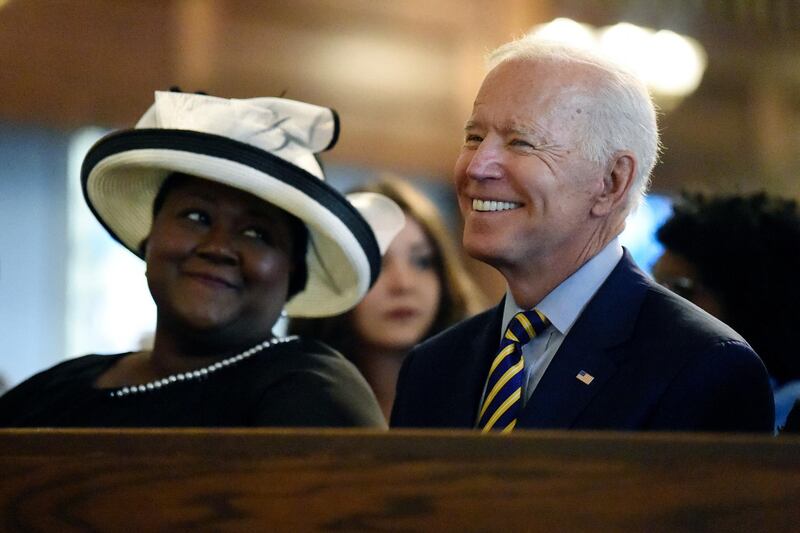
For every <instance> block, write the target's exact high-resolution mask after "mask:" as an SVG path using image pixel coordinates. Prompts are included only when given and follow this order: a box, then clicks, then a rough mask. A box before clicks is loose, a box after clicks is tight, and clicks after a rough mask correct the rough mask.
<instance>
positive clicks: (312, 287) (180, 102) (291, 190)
mask: <svg viewBox="0 0 800 533" xmlns="http://www.w3.org/2000/svg"><path fill="white" fill-rule="evenodd" d="M338 132H339V123H338V118H337V116H336V113H335V112H334V111H333V110H331V109H328V108H324V107H318V106H315V105H311V104H307V103H304V102H297V101H293V100H286V99H283V98H252V99H247V100H237V99H227V98H217V97H213V96H207V95H201V94H189V93H177V92H156V95H155V104H154V105H153V106H152V107H151V108H150V109H148V110H147V112H146V113H145V114H144V116H143V117H142V118H141V120H139V122H138V123H137V124H136V127H135V128H134V129H129V130H122V131H118V132H115V133H111V134H109V135H107V136H106V137H104V138H102V139H100V140H99V141H98V142H97V143H96V144H95V145H94V146H93V147H92V148H91V149H90V150H89V152H88V153H87V155H86V157H85V159H84V161H83V167H82V169H81V181H82V184H83V193H84V197H85V198H86V202H87V203H88V204H89V207H90V208H91V210H92V212H93V213H94V214H95V216H96V217H97V219H98V220H99V221H100V222H101V223H102V224H103V226H105V228H106V229H107V230H108V232H109V233H110V234H111V236H112V237H114V238H115V239H116V240H118V241H119V242H120V243H122V244H123V245H124V246H125V247H126V248H128V249H129V250H131V251H132V252H133V253H135V254H137V255H141V253H140V251H139V247H140V244H141V243H142V241H143V240H144V239H145V238H146V237H147V235H148V234H149V232H150V227H151V224H152V209H153V201H154V199H155V197H156V194H157V193H158V190H159V189H160V187H161V184H162V183H163V181H164V179H165V178H166V177H167V176H168V175H169V174H171V173H173V172H180V173H184V174H190V175H192V176H197V177H200V178H204V179H208V180H211V181H215V182H218V183H221V184H224V185H227V186H230V187H234V188H236V189H239V190H242V191H245V192H248V193H250V194H252V195H254V196H256V197H258V198H261V199H263V200H265V201H267V202H269V203H270V204H273V205H275V206H277V207H280V208H281V209H283V210H285V211H287V212H288V213H291V214H292V215H294V216H296V217H297V218H299V219H300V220H301V221H303V222H304V223H305V224H306V227H307V228H308V232H309V242H308V251H307V253H306V264H307V268H308V282H307V283H306V286H305V289H304V290H302V291H301V292H299V293H297V294H296V295H295V296H294V297H292V298H291V299H290V300H289V301H288V302H287V305H286V312H287V314H288V315H289V316H297V317H316V316H329V315H335V314H339V313H342V312H344V311H346V310H348V309H350V308H351V307H353V306H355V305H356V304H357V303H358V302H359V301H361V299H362V298H363V297H364V295H365V294H366V293H367V291H368V290H369V288H370V287H371V286H372V284H373V283H374V282H375V279H376V278H377V277H378V273H379V272H380V265H381V255H382V254H383V252H385V251H386V248H388V246H389V243H390V242H391V240H392V239H393V238H394V237H395V235H396V234H397V233H398V232H399V231H400V229H401V228H402V226H403V224H404V216H403V212H402V210H401V209H400V208H399V207H398V206H397V204H395V203H394V202H393V201H392V200H390V199H389V198H386V197H385V196H382V195H379V194H374V193H359V194H356V195H348V197H347V198H346V197H345V196H343V195H342V194H341V193H339V192H338V191H336V190H335V189H333V188H332V187H331V186H329V185H328V184H327V183H325V181H324V175H323V172H322V169H321V168H320V166H319V163H318V162H317V159H316V157H315V155H314V154H316V153H318V152H321V151H324V150H327V149H329V148H331V147H332V146H333V145H334V144H335V143H336V140H337V137H338Z"/></svg>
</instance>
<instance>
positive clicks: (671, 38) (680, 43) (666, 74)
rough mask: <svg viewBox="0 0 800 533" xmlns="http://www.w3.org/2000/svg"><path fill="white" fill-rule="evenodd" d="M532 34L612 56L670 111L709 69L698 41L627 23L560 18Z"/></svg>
mask: <svg viewBox="0 0 800 533" xmlns="http://www.w3.org/2000/svg"><path fill="white" fill-rule="evenodd" d="M529 34H531V35H535V36H536V37H539V38H542V39H547V40H550V41H557V42H563V43H569V44H571V45H574V46H579V47H582V48H590V49H594V50H597V51H599V52H601V53H602V54H604V55H606V56H608V57H610V58H611V59H612V60H614V61H616V62H617V63H619V64H621V65H624V66H625V67H627V68H629V69H630V70H632V71H633V72H635V73H636V74H637V75H638V76H640V77H641V78H642V80H644V82H645V83H646V84H647V87H648V88H649V89H650V91H651V92H652V93H653V97H654V98H655V99H656V101H657V102H658V103H659V105H660V106H661V107H662V109H672V108H673V107H675V106H676V105H677V104H678V103H679V102H680V101H681V100H682V99H683V98H685V97H686V96H688V95H689V94H691V93H692V92H693V91H694V90H695V89H697V87H698V85H700V80H701V79H702V77H703V71H705V68H706V53H705V50H704V49H703V47H702V46H701V45H700V43H698V42H697V41H696V40H695V39H692V38H691V37H686V36H684V35H679V34H677V33H675V32H673V31H669V30H660V31H656V30H652V29H650V28H644V27H641V26H636V25H635V24H630V23H628V22H620V23H619V24H615V25H613V26H606V27H604V28H594V27H593V26H590V25H588V24H583V23H580V22H576V21H574V20H571V19H567V18H557V19H554V20H552V21H551V22H548V23H546V24H540V25H538V26H534V27H533V28H531V30H530V31H529Z"/></svg>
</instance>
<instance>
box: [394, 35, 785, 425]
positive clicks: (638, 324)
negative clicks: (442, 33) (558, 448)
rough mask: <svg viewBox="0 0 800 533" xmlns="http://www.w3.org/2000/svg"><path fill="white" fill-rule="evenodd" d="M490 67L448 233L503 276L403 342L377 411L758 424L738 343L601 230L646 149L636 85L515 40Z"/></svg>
mask: <svg viewBox="0 0 800 533" xmlns="http://www.w3.org/2000/svg"><path fill="white" fill-rule="evenodd" d="M489 66H490V71H489V73H488V75H487V76H486V78H485V79H484V81H483V84H482V86H481V88H480V91H479V92H478V95H477V97H476V99H475V102H474V106H473V111H472V115H471V116H470V118H469V119H468V121H467V123H466V127H465V134H464V144H463V147H462V149H461V153H460V155H459V157H458V160H457V161H456V165H455V170H454V175H455V185H456V192H457V194H458V200H459V206H460V209H461V212H462V214H463V216H464V236H463V244H464V248H465V249H466V251H467V252H468V253H469V254H470V255H472V256H473V257H475V258H477V259H479V260H481V261H483V262H485V263H487V264H489V265H491V266H492V267H494V268H496V269H497V270H498V271H499V272H500V273H501V274H502V275H503V276H504V278H505V279H506V281H507V284H508V290H507V293H506V296H505V298H504V300H503V302H501V303H500V305H498V306H497V307H496V308H494V309H491V310H489V311H487V312H486V313H483V314H481V315H478V316H476V317H474V318H472V319H469V320H467V321H465V322H462V323H461V324H458V325H456V326H454V327H453V328H451V329H450V330H448V331H446V332H444V333H442V334H441V335H439V336H437V337H435V338H434V339H432V340H430V341H428V342H426V343H424V344H422V345H420V346H418V347H417V348H416V349H414V350H413V351H412V352H411V354H409V356H408V357H407V358H406V361H405V364H404V366H403V370H402V371H401V375H400V380H399V383H398V389H397V399H396V401H395V404H394V410H393V413H392V425H393V426H396V427H399V426H405V427H474V428H478V429H481V430H482V431H492V430H497V431H504V432H508V431H511V430H513V429H515V428H576V429H615V430H686V431H689V430H692V431H694V430H697V431H771V429H772V418H773V410H774V406H773V401H772V396H771V392H770V386H769V380H768V378H767V374H766V371H765V370H764V366H763V364H762V363H761V360H760V359H759V358H758V356H757V355H756V354H755V352H753V350H752V349H751V348H750V346H749V345H748V344H747V343H746V342H745V341H744V340H743V339H742V338H741V337H740V336H739V335H738V334H737V333H736V332H734V331H733V330H731V329H730V328H729V327H727V326H726V325H725V324H723V323H721V322H719V321H718V320H716V319H714V318H713V317H711V316H710V315H708V314H706V313H705V312H703V311H701V310H700V309H698V308H697V307H695V306H693V305H691V304H689V303H688V302H686V301H685V300H683V299H681V298H680V297H678V296H677V295H675V294H673V293H671V292H669V291H667V290H665V289H663V288H661V287H660V286H658V285H656V284H655V283H653V282H652V281H651V280H650V279H649V278H648V277H647V276H646V275H645V274H643V273H642V272H641V271H640V270H639V269H638V268H637V266H636V265H635V263H634V262H633V260H632V259H631V257H630V255H629V254H628V253H627V252H626V251H625V250H624V249H623V248H622V246H621V245H620V244H619V242H618V240H617V236H618V235H619V233H620V232H621V231H622V229H623V228H624V226H625V217H626V215H627V214H628V213H629V212H630V211H631V210H632V209H634V208H635V206H636V204H637V203H638V202H639V200H640V198H641V197H642V196H643V195H644V194H645V193H646V189H647V186H648V183H649V176H650V172H651V170H652V168H653V166H654V164H655V161H656V158H657V154H658V146H659V141H658V129H657V125H656V113H655V109H654V106H653V103H652V101H651V99H650V96H649V95H648V92H647V89H646V88H645V87H644V85H643V84H642V83H641V82H640V81H639V80H637V79H636V78H635V77H634V76H632V75H631V74H630V73H628V72H626V71H624V70H622V69H621V68H620V67H618V66H616V65H614V64H612V63H610V62H608V61H606V60H604V59H603V58H600V57H597V56H594V55H592V54H590V53H588V52H585V51H581V50H578V49H573V48H570V47H566V46H563V45H556V44H551V43H545V42H541V41H536V40H534V39H531V38H526V39H522V40H518V41H514V42H511V43H508V44H506V45H504V46H502V47H500V48H499V49H497V50H496V51H495V52H493V53H492V54H491V55H490V58H489Z"/></svg>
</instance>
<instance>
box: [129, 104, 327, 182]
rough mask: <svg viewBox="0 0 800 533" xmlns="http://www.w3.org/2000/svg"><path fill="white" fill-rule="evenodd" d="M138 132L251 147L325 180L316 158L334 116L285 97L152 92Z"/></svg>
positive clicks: (310, 105) (322, 108) (322, 148)
mask: <svg viewBox="0 0 800 533" xmlns="http://www.w3.org/2000/svg"><path fill="white" fill-rule="evenodd" d="M136 128H139V129H141V128H163V129H175V130H191V131H200V132H204V133H210V134H213V135H220V136H222V137H228V138H230V139H235V140H237V141H239V142H243V143H246V144H249V145H251V146H255V147H256V148H260V149H261V150H265V151H267V152H270V153H272V154H273V155H276V156H278V157H280V158H281V159H284V160H285V161H288V162H289V163H292V164H293V165H296V166H298V167H300V168H302V169H304V170H306V171H307V172H309V173H311V174H313V175H315V176H317V177H318V178H320V179H324V175H323V173H322V169H321V168H320V166H319V163H318V162H317V160H316V158H314V154H315V153H318V152H321V151H323V150H325V149H326V148H327V147H328V146H329V145H330V143H331V141H332V140H333V136H334V135H335V133H336V120H335V119H334V115H333V112H332V111H331V110H330V109H328V108H326V107H320V106H316V105H313V104H307V103H305V102H296V101H294V100H286V99H283V98H250V99H247V100H239V99H235V98H218V97H216V96H208V95H204V94H192V93H176V92H166V91H156V97H155V103H154V104H153V105H152V106H151V107H150V109H148V110H147V112H145V114H144V115H143V116H142V118H141V119H140V120H139V122H138V123H137V124H136Z"/></svg>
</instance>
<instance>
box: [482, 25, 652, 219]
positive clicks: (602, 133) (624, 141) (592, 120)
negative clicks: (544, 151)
mask: <svg viewBox="0 0 800 533" xmlns="http://www.w3.org/2000/svg"><path fill="white" fill-rule="evenodd" d="M510 60H520V61H536V62H550V63H556V64H573V65H586V66H589V67H594V69H595V70H596V71H597V73H598V76H597V78H596V79H594V80H592V84H591V86H589V85H586V86H583V87H577V88H575V89H576V90H577V94H578V98H580V100H581V102H582V103H584V102H585V104H586V105H587V106H588V111H589V113H588V114H587V115H588V116H587V120H585V121H584V123H585V126H584V127H583V129H582V131H578V132H576V134H577V139H578V146H577V148H578V149H579V150H580V151H581V153H582V154H583V156H584V157H586V158H587V159H589V160H590V161H594V162H596V163H599V164H601V165H605V164H607V163H608V162H609V160H610V158H611V156H612V155H613V154H614V153H615V152H617V151H620V150H630V151H631V152H633V154H634V155H635V157H636V162H637V168H636V175H635V176H634V181H633V184H632V185H631V189H630V191H629V193H628V199H627V202H626V203H627V208H628V209H630V210H635V209H636V206H637V205H638V204H639V202H640V201H641V199H642V198H644V196H645V194H647V189H648V187H649V186H650V173H651V172H652V170H653V167H654V166H655V164H656V160H657V159H658V153H659V150H660V142H659V135H658V125H657V123H656V109H655V105H654V104H653V100H652V98H651V97H650V93H649V92H648V90H647V87H646V86H645V84H644V83H643V82H642V81H641V80H640V79H639V78H638V77H637V76H636V75H634V74H633V73H631V72H629V71H628V70H626V69H625V68H624V67H622V66H620V65H618V64H616V63H614V62H612V61H611V60H609V59H606V58H604V57H602V56H600V55H599V54H596V53H593V52H591V51H588V50H585V49H582V48H577V47H574V46H570V45H566V44H562V43H556V42H552V41H546V40H542V39H540V38H536V37H531V36H526V37H523V38H521V39H518V40H515V41H511V42H509V43H506V44H504V45H502V46H500V47H499V48H497V49H496V50H494V51H493V52H490V53H489V55H488V56H487V65H488V67H489V68H490V69H491V68H494V67H496V66H497V65H499V64H500V63H503V62H505V61H510ZM575 94H576V91H575V90H569V89H568V90H566V91H565V93H564V97H565V98H567V97H569V98H574V97H575Z"/></svg>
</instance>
